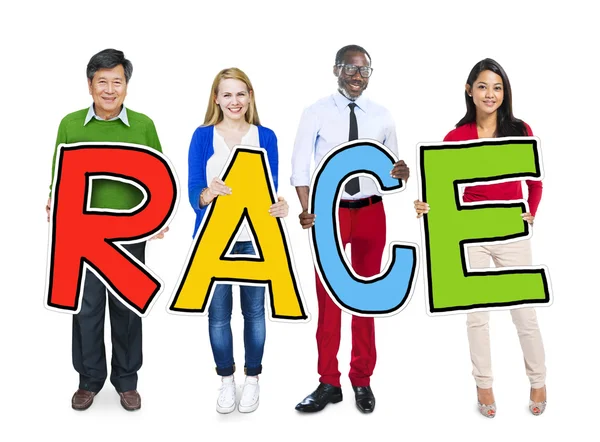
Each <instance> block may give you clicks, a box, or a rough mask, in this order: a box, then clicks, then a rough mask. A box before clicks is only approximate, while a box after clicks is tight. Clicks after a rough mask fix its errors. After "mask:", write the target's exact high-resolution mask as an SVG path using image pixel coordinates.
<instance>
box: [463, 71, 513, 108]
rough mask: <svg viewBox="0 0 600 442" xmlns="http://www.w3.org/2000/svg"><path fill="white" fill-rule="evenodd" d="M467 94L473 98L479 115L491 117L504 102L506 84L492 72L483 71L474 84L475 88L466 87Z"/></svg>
mask: <svg viewBox="0 0 600 442" xmlns="http://www.w3.org/2000/svg"><path fill="white" fill-rule="evenodd" d="M465 87H466V90H467V93H468V94H469V95H470V96H472V97H473V104H475V108H476V109H477V113H478V114H479V113H482V114H485V115H491V114H493V113H495V112H496V111H497V110H498V109H499V108H500V106H501V105H502V102H503V101H504V84H503V83H502V78H501V77H500V76H499V75H498V74H496V73H494V72H492V71H488V70H486V71H482V72H481V73H480V74H479V75H478V76H477V79H476V80H475V81H474V82H473V87H471V86H469V85H468V84H467V85H466V86H465Z"/></svg>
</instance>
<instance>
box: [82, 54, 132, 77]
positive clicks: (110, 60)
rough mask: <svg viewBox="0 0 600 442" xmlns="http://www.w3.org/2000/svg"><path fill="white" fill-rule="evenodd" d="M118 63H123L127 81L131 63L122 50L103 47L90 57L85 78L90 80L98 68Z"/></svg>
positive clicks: (109, 67) (105, 67) (109, 66)
mask: <svg viewBox="0 0 600 442" xmlns="http://www.w3.org/2000/svg"><path fill="white" fill-rule="evenodd" d="M118 65H123V70H124V71H125V82H126V83H129V79H130V78H131V74H132V73H133V65H132V64H131V62H130V61H129V60H127V59H126V58H125V54H123V52H122V51H118V50H116V49H105V50H103V51H100V52H98V53H97V54H96V55H94V56H93V57H92V58H90V61H89V63H88V65H87V71H86V74H87V78H88V79H89V80H90V81H92V79H93V78H94V74H95V73H96V71H98V70H99V69H112V68H114V67H115V66H118Z"/></svg>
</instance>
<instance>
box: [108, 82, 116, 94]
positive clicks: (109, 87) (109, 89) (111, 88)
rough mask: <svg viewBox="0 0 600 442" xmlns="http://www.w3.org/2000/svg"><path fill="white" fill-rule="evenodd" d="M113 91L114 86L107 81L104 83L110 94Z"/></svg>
mask: <svg viewBox="0 0 600 442" xmlns="http://www.w3.org/2000/svg"><path fill="white" fill-rule="evenodd" d="M114 91H115V86H114V85H113V84H112V83H111V82H110V81H109V82H108V84H107V85H106V92H107V93H109V94H112V93H113V92H114Z"/></svg>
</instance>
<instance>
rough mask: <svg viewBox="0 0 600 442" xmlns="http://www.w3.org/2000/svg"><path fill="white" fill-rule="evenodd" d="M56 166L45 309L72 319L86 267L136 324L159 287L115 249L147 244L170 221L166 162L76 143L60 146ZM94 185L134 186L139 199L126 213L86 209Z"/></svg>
mask: <svg viewBox="0 0 600 442" xmlns="http://www.w3.org/2000/svg"><path fill="white" fill-rule="evenodd" d="M56 164H57V166H56V167H57V168H56V173H55V174H54V175H55V181H54V184H53V191H52V204H51V206H52V214H51V226H50V228H51V241H50V259H49V264H50V265H49V268H48V275H47V276H48V281H47V288H48V289H47V290H48V291H47V304H46V305H47V307H50V308H53V309H58V310H68V311H72V312H73V313H77V312H79V309H80V308H81V294H82V292H83V277H84V275H85V270H86V267H87V269H89V270H91V271H93V272H94V273H95V274H96V275H97V276H98V277H99V278H100V279H102V280H103V281H104V283H105V285H106V286H107V288H108V289H109V290H111V292H112V293H113V294H114V295H115V296H117V298H118V299H120V300H121V302H123V303H124V304H125V305H127V306H128V307H129V308H130V309H131V310H132V311H134V312H136V313H137V314H138V315H140V316H144V315H145V314H146V312H147V310H148V308H149V306H150V305H151V303H152V301H153V300H154V299H155V297H156V295H157V294H158V293H160V292H161V290H162V283H161V282H160V281H159V280H158V279H157V278H156V277H155V276H154V275H152V274H151V273H150V272H149V270H148V269H147V268H146V267H145V266H144V265H143V264H142V263H140V262H138V261H137V260H136V259H135V258H133V257H132V256H131V255H129V254H128V252H127V251H125V249H124V248H122V247H121V246H119V243H137V242H142V241H145V240H147V239H149V238H150V237H152V236H153V235H154V234H156V233H157V232H159V231H160V230H161V228H163V227H164V226H165V225H166V224H167V223H168V221H170V218H171V216H172V215H173V214H174V210H175V205H176V200H177V195H178V192H177V180H176V179H175V175H174V173H173V170H172V168H171V167H170V165H169V163H168V161H167V160H166V157H164V156H163V155H162V154H161V153H160V152H158V151H156V150H154V149H150V148H146V147H145V146H139V145H132V144H124V143H77V144H71V145H62V146H60V147H59V153H58V156H57V163H56ZM94 179H111V180H116V181H123V182H126V183H128V184H132V185H135V186H136V187H138V188H139V189H140V190H141V191H142V193H143V194H144V198H143V200H142V202H141V203H140V204H139V205H138V206H136V207H134V208H132V209H130V210H115V209H98V208H90V200H91V188H92V182H93V180H94ZM84 264H85V265H84Z"/></svg>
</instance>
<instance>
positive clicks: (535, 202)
mask: <svg viewBox="0 0 600 442" xmlns="http://www.w3.org/2000/svg"><path fill="white" fill-rule="evenodd" d="M524 124H525V128H526V129H527V135H529V136H530V137H532V136H533V132H532V130H531V127H529V125H528V124H527V123H525V122H524ZM525 183H526V184H527V190H528V193H529V196H528V198H527V202H528V203H529V210H530V212H531V214H532V215H533V216H535V214H536V212H537V209H538V206H539V205H540V201H541V199H542V189H543V186H542V182H541V181H534V180H526V181H525Z"/></svg>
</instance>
